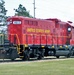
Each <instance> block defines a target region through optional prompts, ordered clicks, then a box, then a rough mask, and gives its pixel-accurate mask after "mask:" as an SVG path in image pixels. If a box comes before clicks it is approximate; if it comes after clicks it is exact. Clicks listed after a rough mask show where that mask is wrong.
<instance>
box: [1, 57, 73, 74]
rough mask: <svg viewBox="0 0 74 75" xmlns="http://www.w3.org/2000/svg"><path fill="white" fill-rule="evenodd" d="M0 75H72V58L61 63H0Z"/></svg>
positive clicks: (55, 61) (54, 61)
mask: <svg viewBox="0 0 74 75" xmlns="http://www.w3.org/2000/svg"><path fill="white" fill-rule="evenodd" d="M0 75H74V58H72V59H68V60H61V61H57V60H53V61H43V62H15V63H14V62H13V63H0Z"/></svg>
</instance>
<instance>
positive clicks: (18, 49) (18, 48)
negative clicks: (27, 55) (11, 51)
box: [9, 34, 20, 53]
mask: <svg viewBox="0 0 74 75" xmlns="http://www.w3.org/2000/svg"><path fill="white" fill-rule="evenodd" d="M9 35H10V36H12V35H15V36H16V38H17V41H18V46H17V51H18V53H20V40H19V37H18V35H17V34H9Z"/></svg>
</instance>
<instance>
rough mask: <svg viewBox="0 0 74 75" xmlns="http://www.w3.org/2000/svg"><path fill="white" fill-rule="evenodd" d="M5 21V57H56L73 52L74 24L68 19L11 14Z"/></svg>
mask: <svg viewBox="0 0 74 75" xmlns="http://www.w3.org/2000/svg"><path fill="white" fill-rule="evenodd" d="M7 24H8V40H9V43H10V44H9V45H10V46H9V49H8V50H7V51H8V52H7V51H6V53H8V54H9V55H8V56H7V58H9V57H10V58H11V59H15V58H17V57H20V58H22V59H23V60H28V59H29V58H34V57H37V58H38V59H42V58H43V57H44V56H56V57H57V58H59V56H67V57H70V56H71V55H74V27H73V25H72V23H71V22H63V21H61V20H59V19H56V18H55V19H35V18H27V17H22V16H13V17H10V18H8V19H7ZM6 42H7V41H6ZM5 48H6V47H5ZM6 53H5V54H6ZM6 55H7V54H6Z"/></svg>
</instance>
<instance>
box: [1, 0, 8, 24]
mask: <svg viewBox="0 0 74 75" xmlns="http://www.w3.org/2000/svg"><path fill="white" fill-rule="evenodd" d="M4 4H5V2H4V0H0V25H5V24H6V12H7V10H6V9H5V5H4Z"/></svg>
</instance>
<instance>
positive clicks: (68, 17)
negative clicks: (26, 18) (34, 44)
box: [5, 0, 74, 22]
mask: <svg viewBox="0 0 74 75" xmlns="http://www.w3.org/2000/svg"><path fill="white" fill-rule="evenodd" d="M33 2H34V0H5V8H6V9H7V10H8V12H7V15H8V16H13V15H14V13H15V11H14V9H17V8H18V6H19V4H22V5H23V6H24V7H26V9H27V11H29V12H30V14H31V15H32V16H34V8H33ZM35 3H36V5H35V7H36V9H35V17H36V18H41V19H47V18H58V19H61V20H62V21H72V22H74V0H35Z"/></svg>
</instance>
